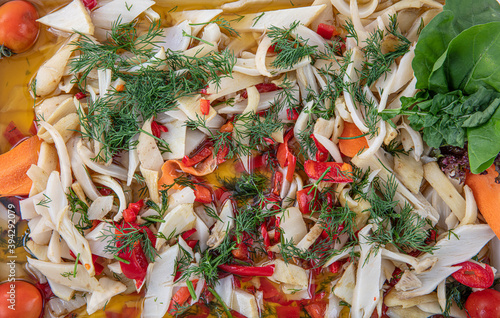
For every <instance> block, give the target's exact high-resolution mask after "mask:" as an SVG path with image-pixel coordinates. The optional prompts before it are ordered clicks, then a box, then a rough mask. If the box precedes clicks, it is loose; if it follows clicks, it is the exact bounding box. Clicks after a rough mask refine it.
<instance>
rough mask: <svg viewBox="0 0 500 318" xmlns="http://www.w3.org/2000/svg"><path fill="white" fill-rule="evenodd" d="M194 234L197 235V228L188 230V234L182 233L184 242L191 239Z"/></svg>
mask: <svg viewBox="0 0 500 318" xmlns="http://www.w3.org/2000/svg"><path fill="white" fill-rule="evenodd" d="M194 233H196V229H195V228H193V229H191V230H187V231H186V232H184V233H182V235H181V236H182V238H183V239H184V240H187V239H188V238H189V237H191V235H193V234H194Z"/></svg>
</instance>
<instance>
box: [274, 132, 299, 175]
mask: <svg viewBox="0 0 500 318" xmlns="http://www.w3.org/2000/svg"><path fill="white" fill-rule="evenodd" d="M292 137H293V130H292V129H291V130H289V131H288V132H287V133H286V135H285V138H284V140H283V143H282V144H280V145H279V147H278V152H277V154H276V156H277V158H278V163H279V164H280V166H281V167H282V168H284V167H286V166H288V170H287V173H286V180H287V181H288V182H292V181H293V173H294V172H295V165H296V163H297V157H295V156H294V155H293V154H292V152H291V151H290V149H289V147H288V141H289V140H290V139H291V138H292Z"/></svg>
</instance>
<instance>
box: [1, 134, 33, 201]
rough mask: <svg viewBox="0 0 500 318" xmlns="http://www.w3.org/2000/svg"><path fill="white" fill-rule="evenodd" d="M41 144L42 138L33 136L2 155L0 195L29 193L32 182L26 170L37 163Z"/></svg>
mask: <svg viewBox="0 0 500 318" xmlns="http://www.w3.org/2000/svg"><path fill="white" fill-rule="evenodd" d="M41 144H42V140H41V139H39V138H38V137H37V136H33V137H30V138H28V139H26V140H25V141H23V142H21V143H20V144H19V145H17V146H16V147H15V148H12V149H11V150H9V151H8V152H6V153H4V154H2V155H0V167H1V169H0V180H2V181H1V182H0V197H2V196H16V195H28V194H29V192H30V189H31V184H32V182H31V179H30V178H29V177H28V176H27V175H26V172H27V171H28V169H29V168H30V167H31V165H32V164H35V165H36V164H37V162H38V155H39V153H40V145H41Z"/></svg>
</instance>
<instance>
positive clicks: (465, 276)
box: [451, 262, 495, 288]
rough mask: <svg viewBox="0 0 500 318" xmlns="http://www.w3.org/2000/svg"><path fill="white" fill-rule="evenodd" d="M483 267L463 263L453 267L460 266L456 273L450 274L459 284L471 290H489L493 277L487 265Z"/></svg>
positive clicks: (471, 263)
mask: <svg viewBox="0 0 500 318" xmlns="http://www.w3.org/2000/svg"><path fill="white" fill-rule="evenodd" d="M484 265H485V267H484V268H483V266H481V265H479V264H477V263H473V262H463V263H460V264H457V265H454V266H461V267H462V268H460V269H459V270H458V271H456V272H455V273H453V274H451V276H453V278H455V279H456V280H457V281H458V282H459V283H462V284H464V285H465V286H469V287H472V288H489V287H491V285H493V281H494V280H495V276H494V274H493V270H492V269H491V267H490V266H489V265H488V264H484Z"/></svg>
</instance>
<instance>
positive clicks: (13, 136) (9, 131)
mask: <svg viewBox="0 0 500 318" xmlns="http://www.w3.org/2000/svg"><path fill="white" fill-rule="evenodd" d="M3 136H4V137H5V139H7V141H8V142H9V144H10V145H11V146H15V145H17V144H18V143H19V142H20V141H21V140H23V139H24V138H26V136H25V135H24V134H23V133H22V132H21V131H20V130H19V129H18V128H17V126H16V124H14V122H13V121H11V122H10V123H9V124H8V125H7V127H6V128H5V130H4V132H3Z"/></svg>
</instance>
